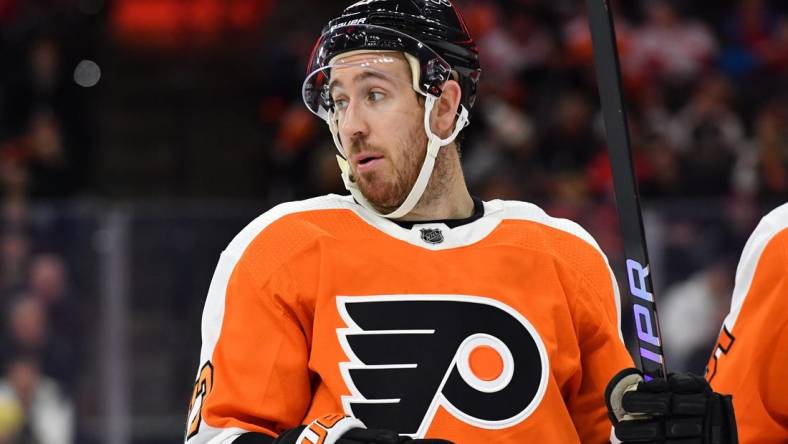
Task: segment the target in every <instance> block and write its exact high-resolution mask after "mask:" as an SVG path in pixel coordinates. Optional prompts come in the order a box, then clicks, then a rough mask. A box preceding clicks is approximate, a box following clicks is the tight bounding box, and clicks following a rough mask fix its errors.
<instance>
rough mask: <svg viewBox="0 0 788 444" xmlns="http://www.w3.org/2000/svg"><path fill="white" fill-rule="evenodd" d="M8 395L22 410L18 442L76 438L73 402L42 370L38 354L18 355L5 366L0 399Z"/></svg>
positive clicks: (65, 442) (66, 442) (51, 443)
mask: <svg viewBox="0 0 788 444" xmlns="http://www.w3.org/2000/svg"><path fill="white" fill-rule="evenodd" d="M9 399H15V400H16V401H17V402H18V405H19V407H20V408H21V411H22V425H21V427H20V430H19V432H18V436H17V441H16V442H20V443H38V444H70V443H72V442H74V406H73V405H72V403H71V400H70V399H69V398H67V397H66V396H65V395H64V394H63V393H62V391H61V390H60V388H59V387H58V384H57V383H56V382H55V381H53V380H51V379H49V378H47V377H45V376H44V375H42V374H41V369H40V366H39V364H38V360H37V359H36V358H35V357H31V356H30V355H17V356H15V357H14V358H12V359H11V361H10V362H9V363H8V365H7V366H6V371H5V374H4V378H3V379H0V403H2V400H9Z"/></svg>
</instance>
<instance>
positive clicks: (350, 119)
mask: <svg viewBox="0 0 788 444" xmlns="http://www.w3.org/2000/svg"><path fill="white" fill-rule="evenodd" d="M339 132H340V134H341V135H342V138H343V139H345V140H352V139H361V138H364V137H366V136H367V135H369V124H368V122H367V116H366V113H365V112H364V110H363V109H362V107H361V106H356V104H354V103H352V102H351V103H350V105H348V107H347V109H346V110H345V113H344V115H343V116H342V119H341V120H340V122H339Z"/></svg>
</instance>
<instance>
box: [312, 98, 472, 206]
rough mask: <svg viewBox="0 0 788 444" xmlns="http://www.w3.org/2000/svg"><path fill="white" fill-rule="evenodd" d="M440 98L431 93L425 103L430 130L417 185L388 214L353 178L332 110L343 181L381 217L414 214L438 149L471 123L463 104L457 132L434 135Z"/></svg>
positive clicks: (331, 126) (331, 124)
mask: <svg viewBox="0 0 788 444" xmlns="http://www.w3.org/2000/svg"><path fill="white" fill-rule="evenodd" d="M436 100H437V98H436V97H435V96H432V95H429V94H428V95H426V101H425V103H424V131H425V132H426V133H427V153H426V155H425V157H424V163H422V165H421V171H420V172H419V176H418V177H417V178H416V182H415V183H414V184H413V188H411V190H410V193H408V197H406V198H405V201H404V202H402V205H400V206H399V208H397V209H396V210H394V211H392V212H391V213H388V214H382V213H380V212H379V211H378V210H376V209H375V207H374V206H373V205H372V204H371V203H370V202H369V201H368V200H367V199H366V198H365V197H364V194H363V193H362V192H361V189H359V187H358V184H356V182H355V181H353V180H352V179H351V177H350V165H349V164H348V161H347V160H346V154H345V150H344V149H343V148H342V143H341V142H340V140H339V128H338V127H337V122H336V119H334V116H333V114H332V113H329V116H328V119H327V120H328V127H329V129H330V130H331V135H332V137H333V138H334V144H335V145H336V147H337V149H338V150H339V152H340V154H341V155H342V156H337V162H338V163H339V169H340V170H341V171H342V181H343V182H344V183H345V188H347V190H348V191H350V194H352V195H353V197H354V198H355V199H356V201H357V202H358V203H360V204H361V205H363V206H364V207H365V208H367V209H368V210H370V211H372V212H373V213H375V214H377V215H378V216H381V217H385V218H387V219H399V218H401V217H404V216H406V215H407V214H408V213H410V212H411V211H412V210H413V208H415V207H416V204H418V203H419V200H420V199H421V196H422V195H423V194H424V191H425V190H426V189H427V184H428V183H429V181H430V177H431V176H432V170H433V169H434V168H435V160H436V159H437V158H438V152H439V151H440V149H441V148H443V147H444V146H447V145H449V144H450V143H452V142H454V139H456V138H457V135H458V134H460V131H462V130H463V128H465V127H466V126H468V110H467V109H466V108H465V107H464V106H462V107H461V108H462V111H461V112H460V115H459V116H458V117H457V122H456V123H455V126H454V132H452V134H451V135H450V136H449V137H447V138H446V139H441V138H439V137H438V136H436V135H435V134H433V132H432V128H430V114H432V108H433V107H434V106H435V102H436Z"/></svg>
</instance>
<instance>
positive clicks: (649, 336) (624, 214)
mask: <svg viewBox="0 0 788 444" xmlns="http://www.w3.org/2000/svg"><path fill="white" fill-rule="evenodd" d="M586 6H587V9H588V21H589V24H590V25H591V37H592V40H593V46H594V64H595V65H596V73H597V83H598V84H599V96H600V99H601V102H602V113H603V115H604V119H605V128H606V132H607V141H608V153H609V155H610V167H611V168H612V170H613V187H614V190H615V195H616V207H618V219H619V225H620V226H621V232H622V236H623V240H624V256H625V257H626V263H627V280H628V281H629V292H630V295H631V296H632V302H633V310H634V312H635V313H634V314H635V327H636V330H637V334H638V349H639V351H640V364H641V370H642V371H643V374H644V375H645V376H646V380H650V379H653V378H664V377H665V375H666V374H667V373H666V369H665V359H664V355H663V353H662V340H661V336H660V333H659V321H658V319H657V306H656V304H655V303H654V294H653V288H654V287H653V285H652V283H651V274H650V270H649V261H648V251H647V249H646V236H645V232H644V231H643V216H642V214H641V211H640V200H639V197H638V189H637V183H636V181H635V169H634V166H633V164H632V152H631V149H630V142H629V130H628V128H627V115H626V109H625V108H624V98H623V94H622V91H621V70H620V66H619V59H618V50H617V48H616V31H615V27H614V24H613V14H612V11H611V9H610V6H609V3H608V0H586Z"/></svg>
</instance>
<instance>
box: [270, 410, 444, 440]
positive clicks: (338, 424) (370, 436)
mask: <svg viewBox="0 0 788 444" xmlns="http://www.w3.org/2000/svg"><path fill="white" fill-rule="evenodd" d="M304 440H305V441H306V442H309V443H314V444H453V443H452V442H451V441H446V440H443V439H412V438H409V437H407V436H400V435H398V434H397V433H396V432H393V431H390V430H379V429H366V428H364V424H363V423H362V422H361V421H359V420H358V419H356V418H352V417H350V416H342V415H326V416H323V417H320V418H318V419H316V420H314V421H312V422H311V423H310V424H309V425H306V426H300V427H296V428H293V429H289V430H285V431H284V432H282V433H281V434H280V435H279V437H278V438H276V439H275V440H274V442H273V444H301V443H302V442H303V441H304Z"/></svg>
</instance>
